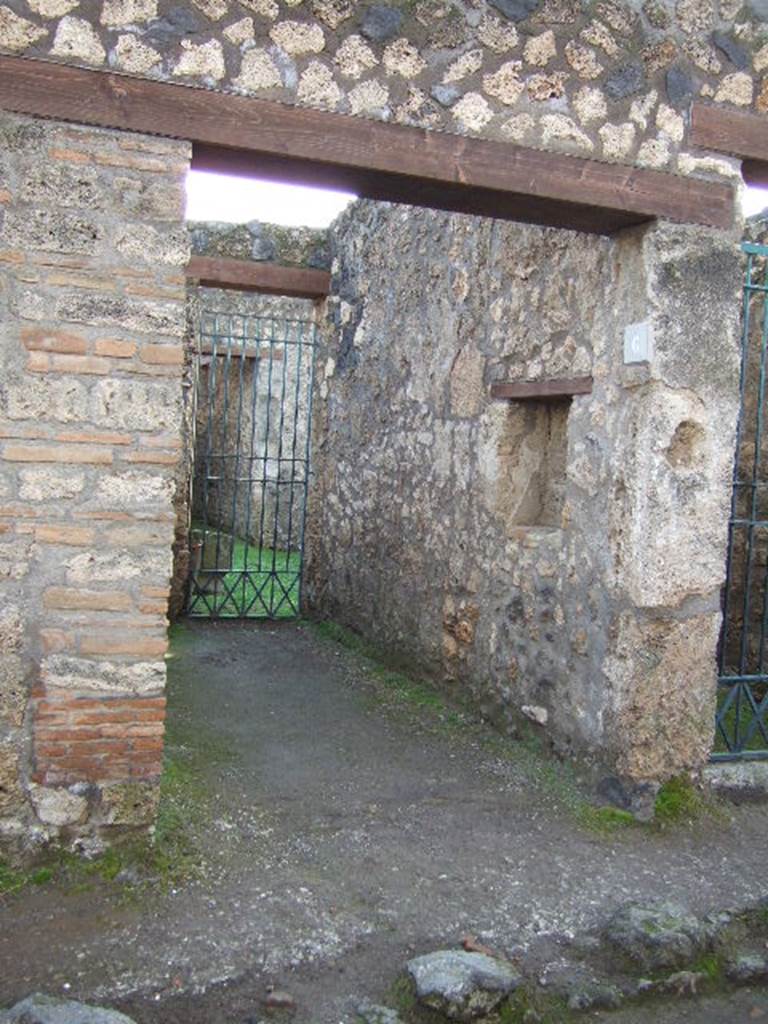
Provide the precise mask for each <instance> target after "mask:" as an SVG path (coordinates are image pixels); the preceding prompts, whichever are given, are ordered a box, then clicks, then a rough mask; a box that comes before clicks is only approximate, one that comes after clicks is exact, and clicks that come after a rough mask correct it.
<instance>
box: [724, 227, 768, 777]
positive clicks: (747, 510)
mask: <svg viewBox="0 0 768 1024" xmlns="http://www.w3.org/2000/svg"><path fill="white" fill-rule="evenodd" d="M742 248H743V250H744V252H745V253H746V257H747V266H746V277H745V281H744V297H743V321H742V322H743V334H742V362H741V412H740V416H739V426H738V433H737V439H736V461H735V466H734V473H733V494H732V499H731V518H730V524H729V540H728V571H727V578H726V585H725V591H724V597H723V631H722V635H721V637H720V651H719V666H718V668H719V680H718V684H719V685H718V708H717V723H716V735H715V749H714V753H713V755H712V758H713V760H715V761H732V760H741V759H747V758H749V759H754V758H768V722H766V715H767V713H768V434H767V433H766V429H765V428H766V422H765V418H766V411H767V410H766V397H767V396H766V381H767V378H768V246H762V245H753V244H747V243H745V244H744V245H743V246H742Z"/></svg>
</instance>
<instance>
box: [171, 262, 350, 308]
mask: <svg viewBox="0 0 768 1024" xmlns="http://www.w3.org/2000/svg"><path fill="white" fill-rule="evenodd" d="M186 274H187V280H188V281H194V282H195V283H196V284H200V285H202V286H203V287H204V288H229V289H232V290H234V291H244V292H265V293H266V294H268V295H290V296H292V297H293V298H300V299H322V298H324V297H325V296H326V295H327V294H328V292H329V290H330V287H331V275H330V274H329V273H328V271H327V270H314V269H312V268H311V267H284V266H280V265H279V264H277V263H254V262H251V261H250V260H233V259H227V258H224V257H214V256H193V257H192V258H191V259H190V261H189V263H188V264H187V270H186Z"/></svg>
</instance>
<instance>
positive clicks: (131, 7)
mask: <svg viewBox="0 0 768 1024" xmlns="http://www.w3.org/2000/svg"><path fill="white" fill-rule="evenodd" d="M156 17H157V0H104V6H103V7H102V9H101V19H100V20H101V24H102V25H106V26H107V28H125V27H126V25H140V24H144V23H146V22H148V21H152V19H153V18H156Z"/></svg>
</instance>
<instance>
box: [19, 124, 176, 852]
mask: <svg viewBox="0 0 768 1024" xmlns="http://www.w3.org/2000/svg"><path fill="white" fill-rule="evenodd" d="M188 161H189V147H188V145H187V144H186V143H179V142H169V141H165V140H159V139H152V138H147V137H143V136H137V135H129V134H125V133H119V132H111V131H102V130H93V129H86V128H81V127H78V126H72V125H65V124H59V123H53V122H42V121H36V120H32V119H25V118H20V117H16V116H11V115H2V116H0V381H1V383H0V389H1V391H0V463H1V464H2V474H1V475H0V609H1V610H0V642H1V644H2V662H1V663H0V664H1V667H0V822H1V823H2V826H1V827H2V832H0V838H2V837H5V838H6V839H14V838H15V837H22V836H24V837H27V839H29V837H30V836H35V835H37V836H38V837H42V838H43V839H44V838H45V837H46V836H48V835H50V834H51V833H55V832H56V830H57V829H59V828H61V827H69V826H77V827H81V826H87V827H92V826H94V825H96V824H98V823H101V822H103V823H113V824H120V823H128V822H129V821H140V820H142V819H145V818H147V817H149V816H151V813H152V808H153V806H154V796H155V792H154V791H155V788H156V787H155V783H154V780H156V779H157V777H158V776H159V772H160V767H161V756H162V727H163V726H162V720H163V707H164V699H163V687H164V683H165V665H164V661H163V656H164V653H165V650H166V628H167V620H166V608H167V596H168V584H169V575H170V569H171V542H172V539H173V527H174V512H173V496H174V488H175V484H174V477H175V471H176V466H177V463H178V461H179V457H180V449H181V441H180V425H181V392H182V389H181V387H180V377H181V371H182V362H183V342H184V335H185V330H186V323H185V277H184V265H185V264H186V262H187V258H188V247H187V238H186V230H185V227H184V224H183V175H184V173H185V171H186V168H187V166H188ZM126 787H128V788H126ZM35 826H36V827H35Z"/></svg>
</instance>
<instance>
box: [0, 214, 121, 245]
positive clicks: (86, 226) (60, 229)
mask: <svg viewBox="0 0 768 1024" xmlns="http://www.w3.org/2000/svg"><path fill="white" fill-rule="evenodd" d="M102 234H103V228H102V226H101V225H100V224H98V223H97V221H96V219H95V218H94V217H93V216H90V215H89V214H87V213H85V212H84V211H83V212H79V213H70V212H69V211H67V210H58V209H49V208H46V207H37V208H34V209H31V210H21V209H11V210H9V211H8V214H7V215H6V217H5V223H4V225H3V227H2V231H1V232H0V237H2V241H3V243H4V244H6V245H8V246H11V247H13V248H22V249H38V250H40V251H42V252H56V253H61V254H63V255H91V254H92V253H94V252H95V251H96V248H97V246H98V243H99V240H100V238H101V237H102Z"/></svg>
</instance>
